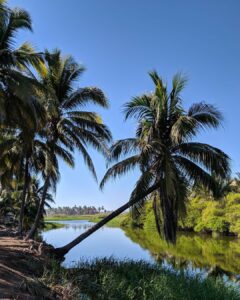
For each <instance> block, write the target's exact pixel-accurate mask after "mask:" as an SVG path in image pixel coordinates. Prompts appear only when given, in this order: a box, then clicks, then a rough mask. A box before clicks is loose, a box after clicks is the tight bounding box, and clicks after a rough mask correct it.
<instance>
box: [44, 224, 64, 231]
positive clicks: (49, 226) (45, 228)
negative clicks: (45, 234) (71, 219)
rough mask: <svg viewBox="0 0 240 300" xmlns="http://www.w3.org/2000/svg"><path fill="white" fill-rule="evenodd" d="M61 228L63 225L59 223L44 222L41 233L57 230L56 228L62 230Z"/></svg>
mask: <svg viewBox="0 0 240 300" xmlns="http://www.w3.org/2000/svg"><path fill="white" fill-rule="evenodd" d="M63 227H64V224H61V223H54V222H44V228H43V231H48V230H52V229H58V228H63Z"/></svg>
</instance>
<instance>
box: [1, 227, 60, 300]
mask: <svg viewBox="0 0 240 300" xmlns="http://www.w3.org/2000/svg"><path fill="white" fill-rule="evenodd" d="M49 262H50V260H49V258H48V256H46V255H45V254H44V251H43V244H42V243H37V242H33V241H30V242H26V241H24V240H22V239H19V238H18V237H15V236H14V233H13V232H11V231H9V230H6V229H5V228H1V229H0V298H1V299H57V297H58V296H60V294H57V293H56V291H54V290H53V289H50V288H49V287H48V286H47V285H45V284H43V282H42V281H41V277H42V275H43V273H44V269H45V268H48V266H49ZM39 295H40V296H41V298H39Z"/></svg>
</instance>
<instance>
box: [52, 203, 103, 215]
mask: <svg viewBox="0 0 240 300" xmlns="http://www.w3.org/2000/svg"><path fill="white" fill-rule="evenodd" d="M46 212H47V215H50V216H51V215H68V216H75V215H95V214H99V213H103V212H107V210H106V209H105V208H104V206H100V207H95V206H86V205H84V206H81V205H79V206H76V205H75V206H73V207H69V206H63V207H52V208H49V209H48V210H47V211H46Z"/></svg>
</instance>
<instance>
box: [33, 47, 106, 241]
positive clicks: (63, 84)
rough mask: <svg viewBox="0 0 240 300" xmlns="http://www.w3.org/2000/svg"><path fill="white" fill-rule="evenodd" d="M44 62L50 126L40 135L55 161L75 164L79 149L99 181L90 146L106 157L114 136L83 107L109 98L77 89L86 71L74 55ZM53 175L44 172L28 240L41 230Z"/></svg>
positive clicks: (51, 55)
mask: <svg viewBox="0 0 240 300" xmlns="http://www.w3.org/2000/svg"><path fill="white" fill-rule="evenodd" d="M45 59H46V68H42V70H41V72H39V75H40V79H39V80H40V82H41V85H43V86H45V87H46V92H45V93H44V94H43V95H42V102H43V105H44V106H45V109H46V112H47V123H46V126H45V127H44V129H43V130H42V132H41V133H40V134H41V135H42V137H43V138H44V139H46V145H47V146H48V148H49V149H50V152H51V156H52V157H55V160H56V159H57V157H58V156H59V157H62V158H63V159H65V161H66V162H68V163H69V164H70V165H72V163H73V157H72V154H73V152H74V150H75V149H77V150H78V151H79V152H80V154H81V155H82V157H83V159H84V161H85V163H86V165H87V167H88V168H89V170H90V171H91V173H92V174H93V176H94V178H96V172H95V168H94V164H93V161H92V159H91V157H90V155H89V153H88V150H87V146H88V145H89V146H92V147H93V148H95V149H96V150H97V151H99V152H100V153H102V154H103V155H104V156H106V155H107V147H106V144H107V143H108V142H110V141H111V133H110V131H109V129H108V128H107V126H106V125H105V124H104V123H103V122H102V120H101V117H100V116H99V115H98V114H96V113H95V112H91V111H86V110H84V107H85V106H86V105H87V104H89V103H93V104H97V105H99V106H100V107H103V108H107V107H108V102H107V99H106V97H105V95H104V94H103V92H102V91H101V90H100V89H98V88H96V87H85V88H77V87H76V82H77V81H78V80H79V77H80V75H81V74H82V72H83V71H84V68H83V67H82V66H81V65H79V64H78V63H76V61H75V60H74V59H73V58H72V57H71V56H68V57H66V58H63V57H62V56H61V53H60V51H59V50H55V51H53V52H52V53H49V52H48V51H46V53H45ZM51 172H52V171H51V169H48V170H45V173H44V178H45V184H44V187H43V193H42V201H41V203H40V206H39V210H38V213H37V215H36V219H35V222H34V224H33V227H32V229H31V231H30V232H29V234H28V236H27V238H32V237H33V236H34V234H35V232H36V230H37V228H38V224H39V220H40V216H41V215H42V210H43V207H44V202H45V195H46V192H47V191H48V188H49V184H50V178H51Z"/></svg>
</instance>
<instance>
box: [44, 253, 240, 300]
mask: <svg viewBox="0 0 240 300" xmlns="http://www.w3.org/2000/svg"><path fill="white" fill-rule="evenodd" d="M42 280H43V282H44V283H47V284H50V283H51V284H52V285H58V284H59V282H61V285H62V286H64V283H66V284H67V283H68V284H69V281H71V282H72V285H73V287H75V288H72V292H73V293H74V295H72V296H73V299H97V300H98V299H99V300H103V299H104V300H105V299H118V300H128V299H129V300H130V299H139V300H144V299H146V300H153V299H156V300H190V299H191V300H192V299H194V300H216V299H218V300H237V299H239V298H240V294H239V292H238V291H237V290H236V288H234V287H227V286H226V285H224V283H223V282H222V281H221V280H220V279H214V278H207V279H201V278H200V277H190V276H189V275H186V274H183V273H182V272H181V273H179V274H176V273H173V272H171V271H167V270H164V269H162V268H161V267H160V266H159V265H157V264H148V263H146V262H143V261H139V262H134V261H115V260H112V259H102V260H96V261H93V262H90V263H89V262H80V263H79V264H78V265H77V268H74V269H71V270H67V269H63V268H61V267H59V266H56V265H54V266H53V268H51V269H49V270H48V271H46V272H45V274H44V276H43V279H42Z"/></svg>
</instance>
